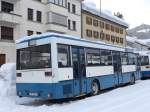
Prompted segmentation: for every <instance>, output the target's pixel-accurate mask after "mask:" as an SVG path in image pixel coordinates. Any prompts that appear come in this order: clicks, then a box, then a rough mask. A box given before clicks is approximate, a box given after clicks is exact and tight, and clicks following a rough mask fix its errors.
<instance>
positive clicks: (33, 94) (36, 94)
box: [29, 92, 39, 96]
mask: <svg viewBox="0 0 150 112" xmlns="http://www.w3.org/2000/svg"><path fill="white" fill-rule="evenodd" d="M38 95H39V94H38V93H33V92H32V93H29V96H38Z"/></svg>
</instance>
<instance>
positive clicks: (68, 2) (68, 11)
mask: <svg viewBox="0 0 150 112" xmlns="http://www.w3.org/2000/svg"><path fill="white" fill-rule="evenodd" d="M68 12H70V2H68Z"/></svg>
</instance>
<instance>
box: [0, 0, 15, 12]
mask: <svg viewBox="0 0 150 112" xmlns="http://www.w3.org/2000/svg"><path fill="white" fill-rule="evenodd" d="M1 3H2V4H1V10H2V11H3V12H8V13H11V11H14V5H13V4H11V3H8V2H4V1H2V2H1Z"/></svg>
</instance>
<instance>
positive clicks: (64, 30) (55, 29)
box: [46, 23, 68, 34]
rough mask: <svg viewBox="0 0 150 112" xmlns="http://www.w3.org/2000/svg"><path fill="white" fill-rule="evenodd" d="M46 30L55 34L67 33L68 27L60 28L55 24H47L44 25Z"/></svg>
mask: <svg viewBox="0 0 150 112" xmlns="http://www.w3.org/2000/svg"><path fill="white" fill-rule="evenodd" d="M46 30H47V31H51V32H57V33H63V34H65V33H67V31H68V27H67V26H61V25H58V24H55V23H48V24H47V25H46Z"/></svg>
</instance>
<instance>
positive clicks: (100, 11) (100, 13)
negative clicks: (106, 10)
mask: <svg viewBox="0 0 150 112" xmlns="http://www.w3.org/2000/svg"><path fill="white" fill-rule="evenodd" d="M101 12H102V1H101V0H100V15H101Z"/></svg>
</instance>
